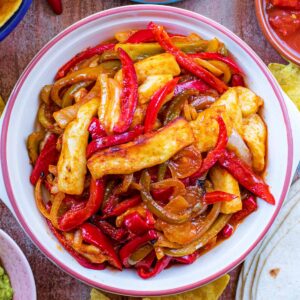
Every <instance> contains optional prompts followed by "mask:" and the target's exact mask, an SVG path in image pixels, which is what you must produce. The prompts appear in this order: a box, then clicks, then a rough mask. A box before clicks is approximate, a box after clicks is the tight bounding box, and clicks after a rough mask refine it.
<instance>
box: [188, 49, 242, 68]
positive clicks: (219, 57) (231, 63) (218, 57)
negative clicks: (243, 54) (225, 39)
mask: <svg viewBox="0 0 300 300" xmlns="http://www.w3.org/2000/svg"><path fill="white" fill-rule="evenodd" d="M189 57H191V58H201V59H205V60H206V59H209V60H210V59H213V60H219V61H222V62H224V63H225V64H227V65H228V66H229V67H230V68H231V69H232V71H234V72H235V73H243V72H242V70H241V69H240V67H239V66H238V65H237V63H236V62H235V61H234V60H233V59H232V58H231V57H228V56H224V55H222V54H220V53H216V52H200V53H195V54H189Z"/></svg>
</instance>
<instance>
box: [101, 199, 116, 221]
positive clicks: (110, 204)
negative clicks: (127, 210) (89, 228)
mask: <svg viewBox="0 0 300 300" xmlns="http://www.w3.org/2000/svg"><path fill="white" fill-rule="evenodd" d="M117 204H118V197H117V196H116V195H114V194H112V195H111V196H109V197H108V199H107V201H106V202H105V203H104V205H103V208H102V213H103V217H105V216H109V214H110V213H111V212H112V211H113V209H114V208H115V207H116V206H117Z"/></svg>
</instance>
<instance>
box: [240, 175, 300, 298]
mask: <svg viewBox="0 0 300 300" xmlns="http://www.w3.org/2000/svg"><path fill="white" fill-rule="evenodd" d="M299 190H300V180H298V181H297V182H296V183H295V184H294V185H293V186H292V188H291V190H290V192H289V195H288V197H287V199H286V200H285V203H284V207H283V208H282V209H281V211H280V214H279V215H278V217H277V218H276V220H275V222H274V223H273V225H272V227H271V229H270V231H269V233H268V235H267V237H266V238H265V240H264V241H263V242H262V243H261V244H259V245H258V246H257V247H256V249H255V250H254V251H253V252H252V253H251V254H250V255H249V256H248V257H247V260H246V261H245V263H244V266H243V269H242V272H241V275H240V279H239V285H238V290H237V293H236V300H241V299H251V297H252V296H253V295H254V294H253V295H252V293H253V292H254V291H256V290H255V289H254V288H253V283H254V278H255V274H258V273H259V272H257V267H258V260H259V255H260V254H261V253H262V251H264V249H265V248H266V247H267V246H268V244H269V243H270V241H271V240H272V238H273V237H275V242H274V241H273V242H272V245H274V243H275V244H276V241H277V242H278V241H279V240H280V238H282V236H283V235H284V232H283V234H282V233H281V232H280V231H279V228H280V227H281V226H282V225H283V224H284V223H285V219H286V218H287V217H288V216H289V214H290V213H291V212H292V211H293V210H294V208H295V207H294V206H296V205H297V200H298V198H297V197H295V196H296V195H297V192H299ZM298 209H299V207H298ZM292 219H294V217H293V216H292ZM294 220H295V219H294ZM288 223H289V224H290V223H291V222H290V221H289V222H288ZM292 223H293V222H292ZM288 228H289V227H288ZM285 232H286V231H285Z"/></svg>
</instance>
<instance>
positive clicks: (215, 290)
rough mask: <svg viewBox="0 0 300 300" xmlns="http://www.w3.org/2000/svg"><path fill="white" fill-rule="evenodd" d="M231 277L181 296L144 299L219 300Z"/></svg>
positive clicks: (221, 278) (225, 277) (144, 299)
mask: <svg viewBox="0 0 300 300" xmlns="http://www.w3.org/2000/svg"><path fill="white" fill-rule="evenodd" d="M229 280H230V276H229V275H227V274H226V275H224V276H222V277H220V278H218V279H217V280H215V281H213V282H211V283H209V284H207V285H204V286H201V287H199V288H198V289H195V290H193V291H189V292H186V293H182V294H179V295H173V296H165V297H151V298H148V297H147V298H143V300H151V299H153V300H195V299H197V300H217V299H219V298H220V296H221V295H222V293H223V292H224V290H225V288H226V286H227V284H228V282H229Z"/></svg>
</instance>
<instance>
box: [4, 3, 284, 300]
mask: <svg viewBox="0 0 300 300" xmlns="http://www.w3.org/2000/svg"><path fill="white" fill-rule="evenodd" d="M62 2H63V6H64V12H63V14H62V15H60V16H56V15H54V14H53V13H52V11H51V10H50V9H49V7H48V5H47V4H46V0H33V3H32V5H31V7H30V9H29V11H28V13H27V15H26V16H25V18H24V19H23V21H22V22H21V23H20V24H19V26H18V27H17V28H16V29H15V30H14V32H13V33H12V34H11V35H10V36H8V37H7V38H6V39H5V40H4V41H3V42H1V43H0V94H1V95H2V97H3V98H4V99H5V100H7V99H8V97H9V94H10V93H11V91H12V88H13V86H14V84H15V83H16V81H17V79H18V77H19V76H20V74H21V73H22V71H23V70H24V68H25V67H26V65H27V64H28V63H29V61H30V60H31V59H32V58H33V56H34V55H35V54H36V53H37V51H38V50H39V49H40V48H41V47H42V46H43V45H44V44H45V43H47V42H48V41H49V40H50V39H51V38H53V37H54V36H55V35H56V34H58V33H59V32H60V31H61V30H63V29H64V28H66V27H67V26H69V25H71V24H72V23H74V22H76V21H78V20H80V19H82V18H84V17H86V16H88V15H90V14H93V13H95V12H98V11H101V10H105V9H108V8H112V7H117V6H123V5H128V4H132V2H130V1H125V0H124V1H121V0H62ZM174 6H178V7H181V8H185V9H188V10H191V11H194V12H197V13H200V14H203V15H204V16H207V17H209V18H212V19H213V20H215V21H217V22H219V23H221V24H223V25H224V26H226V27H227V28H229V29H230V30H232V31H233V32H234V33H236V34H237V35H238V36H239V37H241V38H242V39H243V40H244V41H245V42H246V43H248V45H250V46H251V47H252V48H253V49H254V51H256V53H257V54H258V55H259V56H260V57H261V58H262V60H263V61H264V62H265V63H269V62H281V61H282V59H281V57H280V56H279V55H278V54H277V53H276V52H275V50H274V49H273V48H272V47H271V45H270V44H269V43H268V42H267V41H266V39H265V38H264V36H263V34H262V32H261V30H260V29H259V26H258V24H257V21H256V16H255V10H254V1H252V0H225V1H220V0H185V1H183V2H180V3H178V4H176V5H174ZM0 228H1V229H3V230H5V231H6V232H7V233H8V234H9V235H10V236H12V238H13V239H14V240H15V241H16V242H17V243H18V244H19V246H20V247H21V248H22V250H23V251H24V253H25V255H26V256H27V258H28V260H29V263H30V265H31V268H32V270H33V274H34V277H35V281H36V286H37V294H38V299H41V300H73V299H74V300H87V299H89V293H90V287H89V286H87V285H85V284H83V283H81V282H79V281H78V280H76V279H74V278H72V277H70V276H68V275H67V274H65V273H64V272H63V271H62V270H60V269H59V268H57V267H56V266H55V265H54V264H52V263H51V262H50V261H49V260H48V259H47V258H46V257H45V256H44V255H43V254H42V253H41V252H40V251H39V250H38V249H37V248H36V247H35V246H34V245H33V243H32V242H31V241H30V240H29V238H28V237H27V236H26V235H25V233H24V232H23V230H22V229H21V228H20V226H19V224H18V223H17V221H16V220H15V219H14V217H13V215H12V214H11V213H10V211H9V210H8V209H7V208H6V206H5V205H4V204H3V203H2V202H1V201H0ZM239 270H240V267H237V268H236V269H235V270H233V271H231V272H230V275H231V281H230V284H229V285H228V287H227V289H226V291H225V293H224V294H223V295H222V298H221V299H222V300H225V299H226V300H230V299H234V297H235V289H236V284H237V278H238V274H239ZM123 298H124V297H123ZM113 299H122V297H118V296H114V297H113ZM28 300H31V299H28Z"/></svg>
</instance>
